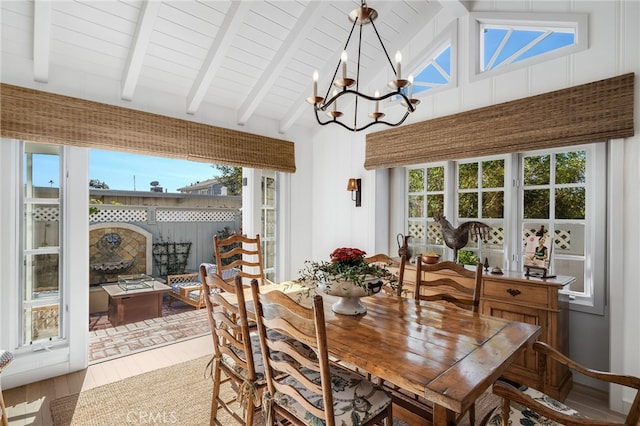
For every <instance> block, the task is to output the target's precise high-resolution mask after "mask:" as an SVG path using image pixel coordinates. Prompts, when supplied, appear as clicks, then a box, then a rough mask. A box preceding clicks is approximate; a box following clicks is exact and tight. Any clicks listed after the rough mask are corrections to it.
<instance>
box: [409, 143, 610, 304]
mask: <svg viewBox="0 0 640 426" xmlns="http://www.w3.org/2000/svg"><path fill="white" fill-rule="evenodd" d="M580 150H584V151H586V152H587V171H586V182H585V188H586V190H587V200H586V206H585V209H586V210H585V214H586V219H585V224H584V226H585V236H584V238H585V243H584V244H585V258H584V262H585V263H584V264H585V276H584V284H585V291H584V293H583V292H574V291H570V290H568V289H565V290H561V293H563V294H566V295H567V296H568V298H569V301H570V304H571V309H572V310H576V311H582V312H587V313H592V314H597V315H603V314H604V306H605V302H606V301H605V295H606V294H605V293H606V279H607V275H606V274H607V272H606V271H607V263H606V262H607V217H606V213H607V212H606V208H607V179H608V174H607V143H602V142H601V143H592V144H586V145H575V146H569V147H562V148H557V149H553V150H549V149H546V150H544V151H527V152H522V153H514V154H509V155H507V156H506V157H505V156H504V155H497V156H491V157H481V158H474V159H465V160H461V161H460V163H469V162H481V161H487V160H493V159H504V161H505V177H504V179H505V184H504V190H505V193H504V230H505V233H506V234H507V235H506V239H505V244H504V265H503V266H504V268H505V269H506V270H510V271H522V262H521V259H522V255H523V253H522V251H523V244H522V229H523V228H522V226H523V219H522V214H523V211H522V210H523V208H522V199H523V187H522V185H521V184H520V180H521V167H522V161H521V158H522V156H524V155H540V154H549V153H560V152H570V151H580ZM442 164H443V163H442V162H439V163H428V164H420V165H415V166H411V167H407V168H405V179H408V174H409V170H410V169H416V168H425V167H434V166H440V165H442ZM457 164H458V162H457V161H450V162H447V163H445V185H444V187H445V196H444V201H445V212H444V213H445V216H447V218H449V219H450V222H451V223H452V224H453V225H454V226H458V225H459V224H458V223H457V211H458V206H457V187H458V186H457ZM406 188H407V189H406V190H405V194H404V203H405V205H406V206H408V202H409V200H408V195H409V193H408V184H407V186H406ZM413 195H415V194H413ZM427 221H428V220H427ZM404 222H405V223H404V228H405V229H408V224H409V220H408V217H406V214H405V218H404ZM551 272H552V273H553V272H554V271H553V270H552V271H551Z"/></svg>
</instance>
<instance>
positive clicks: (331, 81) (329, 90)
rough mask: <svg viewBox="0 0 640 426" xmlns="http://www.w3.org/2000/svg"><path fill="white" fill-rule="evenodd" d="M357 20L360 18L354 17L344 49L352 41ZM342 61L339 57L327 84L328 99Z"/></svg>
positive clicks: (326, 95)
mask: <svg viewBox="0 0 640 426" xmlns="http://www.w3.org/2000/svg"><path fill="white" fill-rule="evenodd" d="M357 22H358V18H356V19H354V21H353V25H352V26H351V31H349V37H347V42H346V43H345V44H344V49H342V50H347V47H348V46H349V41H351V36H352V35H353V30H354V29H355V28H356V23H357ZM360 28H362V25H361V26H360ZM359 59H360V58H358V60H359ZM341 62H342V60H341V59H338V65H336V70H335V71H334V72H333V77H332V78H331V80H330V81H329V85H328V86H327V93H325V95H324V98H325V99H327V98H328V97H329V92H331V86H332V85H333V82H334V81H335V79H336V76H337V75H338V70H339V69H340V63H341ZM358 62H359V61H358Z"/></svg>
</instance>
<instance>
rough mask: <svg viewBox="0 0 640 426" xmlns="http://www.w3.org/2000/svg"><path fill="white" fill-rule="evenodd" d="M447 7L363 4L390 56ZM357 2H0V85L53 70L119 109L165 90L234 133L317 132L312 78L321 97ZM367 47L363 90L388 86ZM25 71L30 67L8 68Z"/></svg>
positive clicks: (368, 37)
mask: <svg viewBox="0 0 640 426" xmlns="http://www.w3.org/2000/svg"><path fill="white" fill-rule="evenodd" d="M449 2H450V1H447V0H443V1H442V2H440V1H427V0H416V1H410V0H396V1H375V0H370V1H369V2H368V5H369V6H370V7H373V8H375V9H376V10H377V11H378V13H379V17H378V19H377V20H376V21H375V23H376V27H377V29H378V31H379V33H380V36H381V37H382V39H383V41H384V43H385V47H386V48H387V50H388V52H389V55H390V56H391V57H392V58H393V55H394V54H395V51H396V50H398V49H402V47H403V46H404V45H405V44H406V43H408V42H409V41H410V40H411V39H412V38H413V37H415V35H416V34H417V33H418V32H419V31H420V30H421V29H422V28H424V26H425V25H426V24H427V23H428V22H429V21H430V20H431V19H433V17H434V16H435V15H436V14H437V13H438V12H439V11H440V10H441V9H442V8H443V5H446V3H449ZM455 3H457V2H455ZM359 5H360V1H354V0H341V1H321V0H315V1H305V0H297V1H293V0H272V1H246V0H242V1H223V0H215V1H193V0H177V1H160V0H150V1H126V0H122V1H114V0H105V1H101V0H77V1H71V0H65V1H48V0H35V1H33V0H31V1H28V0H21V1H11V0H2V2H1V9H0V13H1V22H2V39H1V41H2V45H1V49H2V60H3V65H2V81H3V82H6V83H10V84H16V83H15V82H14V80H19V79H17V78H14V76H15V74H16V73H22V78H24V74H25V73H26V74H29V73H30V74H32V76H33V79H34V80H35V81H37V82H42V83H47V84H53V83H55V79H56V78H57V76H58V73H57V72H56V73H54V72H52V70H53V69H56V70H62V71H64V70H66V69H72V70H74V71H80V72H83V73H87V74H90V75H95V76H96V77H97V79H100V80H103V81H114V82H117V83H118V85H117V86H116V87H119V88H120V92H119V93H118V94H117V96H119V98H120V99H119V100H126V101H132V100H135V98H136V92H137V91H138V90H140V89H142V88H144V93H147V94H148V93H154V92H166V93H170V94H172V95H175V96H179V97H180V98H183V99H184V111H185V112H187V113H188V114H197V113H198V111H199V110H200V108H201V107H202V105H203V104H207V103H208V104H212V105H214V106H216V107H220V108H224V109H229V110H231V111H232V113H233V114H235V116H236V117H237V123H238V124H245V123H247V122H250V120H251V119H252V117H257V116H259V117H264V118H266V119H269V120H274V121H276V122H277V123H278V124H277V125H278V129H279V130H280V131H281V132H286V130H287V129H289V128H290V127H291V126H292V125H294V124H296V123H297V124H300V125H304V126H312V125H315V118H314V117H313V114H312V109H311V108H312V107H311V106H310V105H309V104H307V103H306V102H305V99H306V98H307V97H308V96H310V94H311V91H312V80H311V76H312V74H313V71H314V70H318V71H319V73H320V75H321V80H320V85H319V87H320V89H321V90H322V91H324V90H326V87H327V86H328V81H329V78H330V77H331V76H332V75H333V73H334V71H335V69H336V66H337V64H338V60H339V58H340V53H341V51H342V49H343V47H344V45H345V42H346V40H347V36H348V33H349V30H350V29H351V22H350V21H349V20H348V19H347V16H348V14H349V12H350V11H351V10H353V9H354V8H356V7H358V6H359ZM459 6H460V3H458V4H457V7H459ZM370 27H371V26H368V27H365V28H367V31H371V30H370V29H369V28H370ZM356 31H357V30H356ZM353 38H354V40H352V42H351V43H350V49H349V57H350V58H354V59H355V57H356V56H357V53H356V50H355V49H356V48H357V43H355V41H357V38H356V34H354V36H353ZM362 49H363V50H362V63H361V70H360V75H361V81H362V80H363V79H365V78H367V79H369V78H374V76H376V75H379V74H382V78H383V79H387V78H388V77H389V74H388V68H389V66H388V62H387V60H386V58H384V55H383V53H382V50H381V48H380V46H379V43H378V42H377V39H376V38H375V36H374V35H373V33H372V32H370V33H368V34H364V36H363V46H362ZM25 62H26V63H30V64H32V68H31V69H29V70H20V69H19V67H17V66H12V63H14V64H17V63H25ZM354 63H355V62H354ZM354 66H355V65H354ZM323 77H324V79H323ZM44 90H46V89H44ZM90 90H91V88H87V87H84V88H83V91H84V92H85V93H86V91H90ZM63 94H65V93H63ZM321 95H324V93H321ZM114 96H115V94H114ZM213 121H215V120H212V122H213Z"/></svg>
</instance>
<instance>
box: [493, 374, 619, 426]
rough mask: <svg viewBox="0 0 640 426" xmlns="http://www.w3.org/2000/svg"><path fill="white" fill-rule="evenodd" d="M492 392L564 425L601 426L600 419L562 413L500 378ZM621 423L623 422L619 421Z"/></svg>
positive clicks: (507, 401)
mask: <svg viewBox="0 0 640 426" xmlns="http://www.w3.org/2000/svg"><path fill="white" fill-rule="evenodd" d="M493 393H494V394H495V395H497V396H500V397H502V398H504V399H505V401H506V403H507V404H509V401H514V402H517V403H518V404H521V405H524V406H525V407H527V408H529V409H530V410H532V411H535V412H536V413H538V414H540V415H541V416H544V417H547V418H549V419H551V420H553V421H555V422H558V423H561V424H563V425H566V426H602V425H603V422H602V420H594V419H587V418H585V417H577V416H572V415H567V414H563V413H561V412H560V411H557V410H554V409H552V408H550V407H548V406H546V405H544V404H542V403H541V402H539V401H538V400H537V399H533V398H532V397H531V396H529V395H527V394H525V393H524V392H522V391H521V390H520V389H518V388H516V387H514V386H512V385H510V384H509V383H505V382H503V381H501V380H498V381H497V382H496V383H494V385H493ZM503 416H504V408H503ZM607 424H608V425H614V424H616V423H607ZM619 424H620V425H622V424H623V423H619Z"/></svg>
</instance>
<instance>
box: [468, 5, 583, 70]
mask: <svg viewBox="0 0 640 426" xmlns="http://www.w3.org/2000/svg"><path fill="white" fill-rule="evenodd" d="M470 22H471V25H472V27H471V30H470V34H471V40H470V46H471V47H472V48H471V49H470V51H471V52H473V55H474V59H473V60H471V61H469V62H470V64H472V66H473V70H472V72H471V73H470V78H471V80H474V79H478V78H482V77H485V76H489V75H495V74H498V73H501V72H505V71H511V70H514V69H517V68H520V67H521V66H528V65H532V64H534V63H539V62H543V61H547V60H550V59H554V58H558V57H560V56H566V55H569V54H570V53H574V52H578V51H580V50H584V49H586V48H587V47H588V46H587V40H588V35H587V22H588V16H587V15H585V14H557V15H553V14H551V15H549V14H545V15H544V16H542V15H538V14H513V13H502V14H501V13H472V14H471V19H470Z"/></svg>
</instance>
